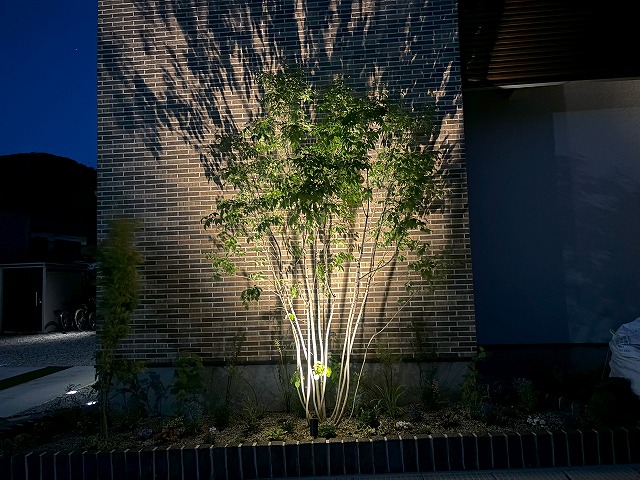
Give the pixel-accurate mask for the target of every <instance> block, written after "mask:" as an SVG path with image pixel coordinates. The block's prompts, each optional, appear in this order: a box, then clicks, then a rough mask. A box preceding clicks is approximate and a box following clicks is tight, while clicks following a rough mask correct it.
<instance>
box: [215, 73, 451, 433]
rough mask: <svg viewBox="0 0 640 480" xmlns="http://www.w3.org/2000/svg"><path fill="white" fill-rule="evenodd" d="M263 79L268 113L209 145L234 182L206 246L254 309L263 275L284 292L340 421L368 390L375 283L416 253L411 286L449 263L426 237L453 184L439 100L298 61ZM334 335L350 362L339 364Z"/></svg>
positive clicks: (310, 403) (325, 415)
mask: <svg viewBox="0 0 640 480" xmlns="http://www.w3.org/2000/svg"><path fill="white" fill-rule="evenodd" d="M257 79H258V82H259V84H260V87H261V88H262V94H263V95H262V106H263V114H262V115H261V116H260V117H257V118H256V119H255V120H253V121H250V122H248V123H247V124H246V125H245V126H244V127H243V129H242V130H240V131H234V132H231V133H226V134H222V135H221V136H220V137H219V138H218V141H216V143H215V144H214V145H212V147H211V150H210V152H211V155H213V156H215V157H216V158H220V157H222V158H223V159H224V161H222V162H215V163H218V164H220V165H221V167H220V171H219V172H216V173H217V174H218V175H217V177H218V178H219V179H220V183H221V184H222V187H223V188H225V189H226V188H228V190H227V191H226V193H225V194H224V195H223V196H222V198H221V199H220V200H219V201H218V202H217V204H216V206H215V210H214V211H213V212H212V213H211V214H210V215H208V216H206V217H204V218H203V219H202V222H203V225H204V227H205V228H206V229H211V230H213V231H214V235H212V237H213V238H214V239H215V242H216V244H215V250H214V251H213V252H211V253H209V254H208V258H209V259H210V260H211V264H212V267H213V272H214V278H215V279H221V278H223V277H228V276H239V277H241V278H242V279H243V281H244V282H246V285H247V286H246V288H245V289H244V291H243V292H242V293H241V295H240V298H241V300H242V303H243V305H244V306H245V308H249V306H250V305H251V304H252V303H253V302H257V301H258V300H259V299H260V297H261V295H262V291H263V289H264V288H265V285H266V286H267V287H268V288H270V289H271V290H272V291H273V292H274V293H275V295H276V297H277V298H278V299H279V300H280V305H281V307H282V309H283V310H284V312H283V317H284V320H285V322H286V323H287V324H288V325H289V326H290V328H291V333H292V336H293V338H294V344H295V348H296V355H295V358H296V370H297V373H298V377H297V381H296V383H297V385H298V388H297V393H298V396H299V398H300V400H301V403H302V404H303V405H304V408H305V413H306V416H307V418H310V417H311V415H315V416H317V417H318V418H319V419H320V420H321V421H322V420H325V419H329V420H330V421H331V422H333V423H338V422H339V421H340V419H341V418H342V416H343V415H344V413H345V409H346V407H347V405H348V404H349V403H350V401H351V400H353V398H352V397H355V396H356V394H357V391H352V382H351V378H350V376H351V373H352V369H351V362H352V353H353V349H354V345H355V343H356V339H357V338H358V335H359V330H360V327H361V325H362V322H363V320H364V313H365V311H366V308H365V307H366V304H367V300H368V298H369V294H370V292H371V291H372V288H373V286H374V285H376V283H377V281H378V279H379V278H383V279H384V278H388V275H389V274H391V273H392V272H394V271H395V269H396V267H397V266H398V265H404V266H406V268H408V270H409V271H410V272H411V275H410V276H409V279H410V280H409V281H408V282H407V283H406V288H407V290H408V292H409V298H410V297H411V296H412V295H413V294H414V293H415V292H416V291H418V290H420V289H421V288H422V287H427V286H430V285H431V284H432V281H433V280H434V279H435V278H436V272H437V267H439V266H440V265H441V264H440V262H439V261H438V259H437V257H436V256H435V255H433V254H432V252H431V250H430V249H429V246H428V244H427V242H426V236H425V235H426V233H427V232H428V227H427V221H428V214H429V213H430V212H431V211H432V209H433V208H434V204H435V202H436V201H439V200H440V198H441V196H442V193H443V191H444V190H443V188H442V181H441V178H440V175H439V172H438V167H437V165H438V161H439V158H440V154H439V153H438V151H436V150H435V149H433V148H430V147H431V145H430V144H431V143H432V141H433V140H434V139H435V137H437V126H436V124H435V122H434V115H433V111H431V110H429V109H422V110H419V109H418V108H415V110H414V111H412V110H410V109H408V108H405V107H404V106H403V105H401V104H400V103H399V102H398V103H395V102H392V101H390V100H389V98H388V96H387V94H386V91H385V90H384V89H381V90H378V91H372V92H370V93H369V94H368V95H367V96H361V95H358V94H356V93H355V91H354V90H353V89H351V88H350V87H349V86H347V85H346V83H345V82H342V81H337V80H336V81H334V82H332V83H330V84H329V85H327V86H326V88H317V87H315V86H313V85H312V84H311V83H310V82H308V81H307V80H306V79H305V77H304V74H303V72H301V71H299V70H296V69H283V71H280V72H277V73H274V74H271V73H263V74H259V75H257ZM356 226H357V227H356ZM247 250H251V251H252V253H255V255H253V256H252V257H248V256H247V255H245V254H246V253H247ZM409 254H411V256H409ZM238 258H241V259H242V260H241V262H242V268H238V265H236V263H235V262H236V261H237V259H238ZM248 258H255V259H256V262H255V265H252V264H250V263H249V262H248V261H247V259H248ZM344 282H346V284H347V285H349V288H340V285H341V284H342V285H344V284H345V283H344ZM404 304H405V303H401V304H400V305H398V311H399V310H400V309H402V307H403V305H404ZM396 318H397V313H396V314H394V315H392V316H391V317H390V319H389V321H388V323H390V322H391V321H393V320H394V319H396ZM388 323H387V324H388ZM383 329H384V327H382V328H381V329H379V331H380V330H383ZM378 333H379V332H378ZM330 344H332V345H333V350H334V352H337V355H336V358H337V363H338V365H339V368H338V369H333V368H329V367H330V365H329V361H330V351H331V350H332V348H330V347H332V345H330ZM365 359H366V356H365ZM331 372H334V378H335V379H336V381H335V384H336V387H335V395H332V396H331V399H330V401H329V398H328V397H329V396H328V394H327V393H328V392H327V388H328V380H329V378H330V375H331Z"/></svg>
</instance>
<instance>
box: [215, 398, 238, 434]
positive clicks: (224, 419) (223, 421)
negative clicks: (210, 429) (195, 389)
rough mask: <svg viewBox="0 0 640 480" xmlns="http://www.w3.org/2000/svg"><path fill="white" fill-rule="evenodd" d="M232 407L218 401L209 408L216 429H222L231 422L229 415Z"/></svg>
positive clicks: (231, 412)
mask: <svg viewBox="0 0 640 480" xmlns="http://www.w3.org/2000/svg"><path fill="white" fill-rule="evenodd" d="M232 414H233V409H232V408H231V406H230V405H229V404H228V403H220V404H218V405H215V406H213V407H212V408H211V417H212V419H213V425H214V426H215V427H216V428H217V429H218V430H224V429H225V428H227V427H228V426H229V425H230V424H231V416H232Z"/></svg>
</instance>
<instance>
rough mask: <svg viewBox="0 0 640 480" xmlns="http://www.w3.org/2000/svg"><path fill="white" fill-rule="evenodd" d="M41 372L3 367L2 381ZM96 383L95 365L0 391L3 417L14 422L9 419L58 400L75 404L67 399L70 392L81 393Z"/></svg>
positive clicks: (0, 377) (0, 371) (63, 371)
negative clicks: (27, 373)
mask: <svg viewBox="0 0 640 480" xmlns="http://www.w3.org/2000/svg"><path fill="white" fill-rule="evenodd" d="M37 369H38V368H37V367H35V368H32V367H0V379H6V378H9V377H12V376H15V375H20V374H22V373H26V372H29V371H33V370H37ZM94 382H95V368H94V367H93V366H75V367H69V368H67V369H65V370H62V371H60V372H56V373H52V374H50V375H46V376H44V377H41V378H36V379H35V380H31V381H29V382H25V383H22V384H20V385H16V386H14V387H10V388H6V389H4V390H0V418H5V419H9V420H11V418H9V417H14V416H16V415H17V414H19V413H20V412H23V411H26V410H29V409H31V408H33V407H37V406H39V405H43V404H45V403H47V402H50V401H52V400H55V399H60V401H61V402H62V401H65V400H66V399H67V398H69V400H68V401H69V402H70V404H71V402H72V399H71V397H70V396H69V397H67V396H66V395H67V392H68V391H69V390H72V389H74V390H80V389H82V388H84V387H88V386H90V385H92V384H93V383H94ZM72 387H73V388H72Z"/></svg>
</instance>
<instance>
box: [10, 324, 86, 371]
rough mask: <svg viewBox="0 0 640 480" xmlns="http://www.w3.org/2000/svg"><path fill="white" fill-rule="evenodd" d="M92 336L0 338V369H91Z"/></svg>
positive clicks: (46, 334) (65, 334)
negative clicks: (57, 367) (86, 367)
mask: <svg viewBox="0 0 640 480" xmlns="http://www.w3.org/2000/svg"><path fill="white" fill-rule="evenodd" d="M95 350H96V332H67V333H62V332H52V333H38V334H32V335H2V336H0V367H46V366H59V367H79V366H93V365H95V357H94V354H95Z"/></svg>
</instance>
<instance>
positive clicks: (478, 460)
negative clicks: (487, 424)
mask: <svg viewBox="0 0 640 480" xmlns="http://www.w3.org/2000/svg"><path fill="white" fill-rule="evenodd" d="M631 463H640V428H632V429H626V428H618V429H614V430H575V431H560V432H549V431H535V432H534V431H528V432H521V433H513V434H489V433H483V434H463V433H451V434H445V435H419V436H413V435H412V436H409V435H407V436H403V435H400V436H390V437H377V438H372V439H331V440H325V439H317V440H314V441H309V442H291V443H287V442H269V443H260V444H251V445H238V446H234V447H214V446H211V445H198V446H170V447H149V448H144V449H142V450H124V451H117V450H114V451H111V452H106V451H97V452H96V451H86V452H57V453H33V452H32V453H19V454H5V455H0V478H3V479H5V478H6V479H12V480H18V479H25V480H32V479H46V478H51V479H54V478H55V479H67V478H70V479H73V480H76V479H78V480H84V479H86V480H94V479H97V478H98V479H102V478H106V479H111V478H126V479H127V480H129V479H140V480H142V479H155V478H158V479H168V478H170V479H179V478H181V479H185V480H186V479H194V478H201V479H204V478H213V479H216V480H218V479H223V480H227V479H229V480H240V479H256V478H279V477H294V478H295V477H302V476H312V475H315V476H325V475H344V474H347V475H348V474H359V473H362V474H366V473H403V472H406V473H409V472H433V471H465V470H493V469H507V468H511V469H522V468H547V467H575V466H586V465H616V464H617V465H622V464H631Z"/></svg>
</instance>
